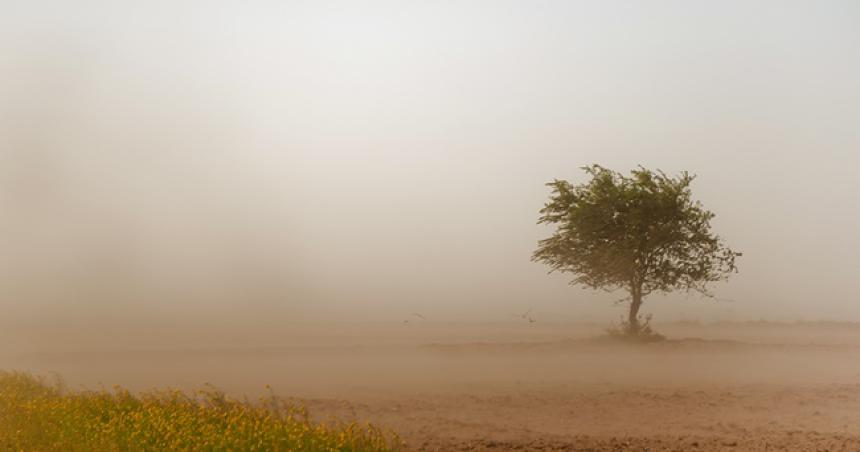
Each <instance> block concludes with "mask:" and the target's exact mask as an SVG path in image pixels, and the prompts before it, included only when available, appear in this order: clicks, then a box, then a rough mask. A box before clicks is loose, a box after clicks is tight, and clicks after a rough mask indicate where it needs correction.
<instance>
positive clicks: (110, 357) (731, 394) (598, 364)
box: [3, 320, 860, 451]
mask: <svg viewBox="0 0 860 452" xmlns="http://www.w3.org/2000/svg"><path fill="white" fill-rule="evenodd" d="M658 329H659V330H660V331H661V332H663V333H665V334H666V335H667V336H669V337H670V340H669V341H667V342H663V343H657V344H649V345H637V346H631V345H622V344H611V343H605V342H600V341H595V340H593V339H591V338H593V337H594V336H595V335H597V334H599V333H600V330H601V329H600V327H599V326H596V325H565V324H544V323H535V324H525V323H524V324H515V323H512V324H483V325H466V324H436V323H433V322H423V321H420V320H417V321H415V322H410V323H408V324H340V325H292V326H290V325H288V326H285V327H284V328H283V329H281V330H278V331H261V332H260V333H259V335H258V336H256V337H254V338H246V339H245V340H244V341H243V342H242V346H241V347H239V346H234V345H231V344H235V343H236V341H235V340H234V339H235V338H231V337H230V335H229V332H228V331H224V332H223V334H219V335H213V336H212V337H211V338H209V339H207V338H206V337H203V336H201V337H197V338H184V339H183V340H184V342H181V341H179V339H177V338H179V337H180V333H178V332H177V331H171V330H165V331H161V332H160V334H159V338H160V339H159V340H154V341H151V342H148V343H147V345H148V347H143V346H141V344H142V343H143V342H141V343H139V344H134V343H133V342H134V341H132V340H125V341H124V340H123V339H121V338H120V339H118V340H117V341H116V342H115V343H114V344H113V346H112V347H108V346H101V347H96V346H95V345H94V344H87V343H77V344H76V343H70V342H65V343H63V342H59V341H54V342H53V345H51V344H49V343H48V342H42V343H40V344H38V345H37V346H33V347H32V350H30V351H28V352H26V353H12V352H10V351H7V352H6V357H5V358H4V360H5V361H6V362H5V363H4V366H3V367H5V368H18V369H29V370H32V371H34V372H37V373H47V372H59V373H61V374H62V375H63V376H64V377H65V378H66V380H67V383H68V384H69V386H72V387H77V386H78V385H85V386H87V387H97V386H98V385H99V384H100V383H101V384H104V385H111V384H121V385H124V386H127V387H130V388H132V389H145V388H151V387H164V386H172V387H179V388H183V389H188V388H194V387H199V386H200V385H201V384H203V383H205V382H210V383H212V384H214V385H216V386H218V387H220V388H222V389H224V390H226V391H227V392H229V393H230V394H233V395H235V396H248V397H249V398H253V397H256V396H258V395H260V394H261V393H262V392H263V391H264V386H265V385H266V384H271V385H272V387H273V388H274V390H275V391H276V392H277V393H278V394H279V395H281V396H284V397H295V398H297V399H301V400H303V401H304V402H305V403H306V404H307V405H308V406H309V408H310V410H311V412H312V413H314V414H315V415H316V416H319V417H326V416H329V415H335V416H338V417H340V418H346V419H350V418H356V419H361V420H369V421H372V422H374V423H378V424H380V425H383V426H385V427H390V428H392V429H394V430H396V431H398V432H399V433H400V434H401V436H402V437H403V438H404V439H405V440H406V441H407V443H408V444H409V445H410V446H411V447H412V448H414V449H417V450H429V451H435V450H438V451H449V450H583V451H587V450H592V451H615V450H619V451H622V450H624V451H626V450H631V451H632V450H641V451H645V450H648V451H664V450H665V451H675V450H677V451H687V450H704V451H712V450H798V451H800V450H803V451H819V450H822V451H823V450H828V451H835V450H846V451H856V450H860V325H854V324H835V323H834V324H770V323H734V324H708V325H698V324H694V323H677V324H664V325H658ZM216 338H217V339H216ZM170 343H174V344H175V343H184V344H187V346H185V347H182V348H175V347H170V346H168V345H167V344H170Z"/></svg>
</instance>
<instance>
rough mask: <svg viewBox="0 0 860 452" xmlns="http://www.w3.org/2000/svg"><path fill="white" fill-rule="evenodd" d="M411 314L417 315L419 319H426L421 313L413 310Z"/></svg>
mask: <svg viewBox="0 0 860 452" xmlns="http://www.w3.org/2000/svg"><path fill="white" fill-rule="evenodd" d="M412 315H414V316H415V317H418V318H419V319H421V320H427V317H424V316H423V315H421V314H419V313H417V312H413V313H412Z"/></svg>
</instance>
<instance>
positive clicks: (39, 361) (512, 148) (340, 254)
mask: <svg viewBox="0 0 860 452" xmlns="http://www.w3.org/2000/svg"><path fill="white" fill-rule="evenodd" d="M8 3H10V4H4V14H3V17H0V29H2V30H3V31H2V36H3V39H2V40H0V249H2V250H3V251H2V253H0V308H2V309H0V311H2V315H0V367H2V368H7V369H24V370H31V371H33V372H36V373H40V374H49V373H51V372H58V373H60V374H61V375H63V376H64V378H65V379H66V380H67V382H68V384H69V385H70V386H72V387H79V386H81V385H83V386H85V387H90V388H92V387H97V386H98V385H100V384H104V385H106V386H110V385H113V384H121V385H125V386H127V387H129V388H132V389H134V390H143V389H148V388H152V387H164V386H172V387H180V388H185V389H190V388H195V387H199V386H200V385H201V384H203V383H204V382H211V383H213V384H215V385H216V386H218V387H221V388H223V389H225V390H226V391H228V393H230V394H233V395H236V396H242V395H247V396H249V397H255V396H257V395H259V394H260V393H261V392H262V391H263V388H264V386H265V385H266V384H270V385H272V386H273V387H274V388H275V389H276V390H277V391H278V392H279V393H281V394H282V395H285V396H290V397H298V398H302V399H304V400H306V402H307V403H308V404H309V406H310V407H311V408H312V410H313V411H315V412H317V413H320V415H326V414H335V415H338V416H343V417H355V418H357V419H369V420H373V421H376V422H379V423H381V424H383V425H387V426H391V427H393V428H396V429H397V430H398V431H400V432H402V434H403V435H404V437H405V438H407V439H408V440H409V441H410V444H413V445H415V446H416V447H417V448H423V449H425V450H446V449H450V448H452V447H461V446H462V447H473V448H474V449H477V450H481V448H493V447H496V448H516V447H520V448H529V447H531V448H539V447H544V448H549V449H553V448H555V449H559V450H571V448H575V447H582V448H588V447H592V448H595V449H597V450H601V449H600V448H603V447H605V448H607V449H609V450H612V449H611V448H612V447H616V446H618V447H621V446H619V444H621V443H617V444H616V443H615V442H613V441H616V440H617V441H621V442H623V441H627V440H625V439H623V437H625V436H626V437H635V438H638V439H636V441H639V442H638V443H635V444H638V445H639V446H642V447H651V448H652V449H655V450H660V449H659V448H660V447H663V448H667V449H671V448H672V447H674V448H676V449H677V448H681V449H685V448H686V449H689V448H692V447H700V448H702V449H705V450H708V448H710V449H711V450H720V449H721V448H724V447H741V448H745V449H747V450H749V449H764V448H766V447H772V448H783V449H786V448H790V447H795V446H796V447H798V448H801V449H802V448H804V447H819V448H830V449H834V450H836V449H837V448H838V447H847V448H850V447H851V446H852V445H857V444H858V441H860V439H858V438H860V431H858V430H857V426H858V425H860V422H858V421H860V419H857V415H856V413H858V412H860V410H858V408H860V407H858V400H860V399H858V392H857V391H858V386H857V385H858V381H860V366H858V364H856V363H860V360H858V359H857V358H858V352H860V327H858V326H857V324H856V323H852V322H860V305H858V303H857V295H856V294H857V293H860V280H858V278H856V277H855V275H856V274H857V272H858V271H860V266H858V263H857V259H856V256H857V254H858V253H860V240H857V239H856V238H855V234H856V231H857V230H858V229H860V207H859V206H860V204H858V203H857V202H856V200H857V199H860V188H858V185H857V184H856V182H855V180H856V177H855V174H854V171H855V168H856V167H857V163H858V162H860V160H858V157H857V153H856V149H857V148H858V145H860V134H858V129H857V127H856V118H857V117H858V116H860V63H858V62H860V54H858V52H860V50H858V49H860V46H857V45H856V44H857V42H858V40H860V31H858V30H860V28H858V27H856V23H857V22H858V20H857V19H860V9H858V7H857V5H856V4H854V3H852V2H847V1H846V2H840V1H824V2H815V3H801V2H789V3H790V4H789V3H785V2H769V1H765V2H759V3H756V5H749V4H747V3H745V2H720V3H713V4H708V5H705V4H697V5H693V4H691V3H689V2H674V1H672V2H665V3H661V6H655V5H645V4H636V5H632V4H626V3H623V2H608V3H607V2H578V3H570V2H560V1H559V2H556V1H547V2H539V4H538V3H535V4H528V5H527V4H525V3H518V2H508V1H497V2H486V1H466V2H438V3H433V4H427V3H420V2H389V1H374V2H369V3H367V4H365V5H363V6H361V7H359V6H357V5H355V4H353V3H352V2H339V1H336V2H331V3H327V4H325V5H323V4H321V3H318V2H302V1H296V2H255V3H254V4H247V3H238V2H218V1H216V2H205V3H204V2H193V1H179V2H160V1H155V2H147V3H146V4H132V3H131V2H107V1H99V0H92V1H84V2H75V3H74V4H72V3H62V2H52V1H41V0H37V1H30V2H8ZM11 3H14V4H11ZM590 163H599V164H602V165H605V166H607V167H610V168H613V169H617V170H622V171H626V170H628V169H631V168H635V167H636V165H639V164H641V165H644V166H646V167H649V168H660V169H663V170H665V171H666V172H667V173H670V174H672V173H675V172H678V171H682V170H687V171H690V172H692V173H695V174H697V175H698V178H697V179H696V181H695V183H694V185H693V193H694V194H695V195H696V197H697V198H699V199H701V200H702V202H703V203H704V205H705V206H706V207H707V208H709V209H711V210H713V211H714V212H715V213H716V214H717V217H716V219H715V220H714V228H715V230H716V232H718V233H719V234H720V235H721V236H722V237H723V238H724V239H725V240H726V242H727V243H728V244H730V245H731V246H732V247H733V248H736V249H737V250H739V251H742V252H743V253H744V256H743V259H742V260H739V267H740V273H739V274H738V275H737V276H736V277H734V278H733V279H732V280H731V281H730V282H729V283H728V284H721V285H718V286H715V287H714V291H715V293H716V295H717V297H716V298H713V299H711V298H707V299H704V298H699V297H695V296H690V295H687V294H674V295H669V296H661V297H656V296H655V297H651V298H649V299H648V300H646V303H645V305H644V307H643V310H644V311H645V312H647V313H653V314H654V315H655V325H656V327H657V329H658V330H659V331H660V332H661V333H663V334H665V335H666V336H668V337H669V341H667V342H663V343H659V344H649V345H647V346H643V347H629V346H624V345H618V344H607V343H602V342H600V341H596V340H595V339H594V338H595V337H599V336H600V335H601V334H602V333H603V332H604V329H605V328H606V327H607V326H608V325H610V324H611V323H612V322H613V321H616V320H617V319H618V318H619V317H620V316H621V315H622V314H623V306H618V305H616V304H613V301H614V300H616V299H617V298H620V296H618V294H607V293H600V292H590V291H584V290H581V289H578V288H573V287H570V286H569V285H568V284H567V281H566V280H565V278H564V277H563V276H561V275H550V276H547V274H546V269H545V268H542V267H540V266H539V265H536V264H534V263H531V262H530V261H529V257H530V254H531V252H532V251H533V249H534V247H535V244H536V241H537V240H538V239H539V238H542V237H543V236H545V235H546V233H547V231H546V230H545V229H544V228H542V227H540V226H537V225H536V224H535V221H536V220H537V211H538V209H539V208H540V207H541V205H542V203H543V202H544V201H545V200H546V197H547V195H548V193H547V191H546V188H545V187H544V186H543V184H544V183H545V182H547V181H549V180H552V179H553V178H564V179H571V180H578V179H577V178H579V177H581V173H580V172H579V170H578V168H579V167H581V166H583V165H586V164H590ZM526 310H530V311H529V312H531V313H532V314H531V315H532V316H533V317H534V320H535V321H534V322H525V321H523V319H522V318H518V317H517V316H518V315H520V314H521V313H522V312H526ZM416 313H418V314H420V316H416V315H415V314H416ZM776 412H778V413H779V414H775V413H776ZM792 435H794V436H792ZM619 438H621V439H619ZM631 441H632V440H631ZM694 443H695V446H694ZM768 445H770V446H768ZM623 447H628V446H623ZM631 447H633V446H631ZM565 448H567V449H565ZM634 450H635V449H634ZM846 450H847V449H846Z"/></svg>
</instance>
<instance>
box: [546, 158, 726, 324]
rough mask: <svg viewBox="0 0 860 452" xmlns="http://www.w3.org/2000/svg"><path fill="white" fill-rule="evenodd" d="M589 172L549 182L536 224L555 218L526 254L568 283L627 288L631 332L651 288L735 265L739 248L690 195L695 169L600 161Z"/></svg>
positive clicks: (701, 282)
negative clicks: (627, 167) (617, 167)
mask: <svg viewBox="0 0 860 452" xmlns="http://www.w3.org/2000/svg"><path fill="white" fill-rule="evenodd" d="M583 170H585V172H586V173H587V174H588V175H589V176H590V177H591V180H590V181H588V182H586V183H583V184H579V185H574V184H571V183H570V182H568V181H565V180H558V179H556V180H554V181H552V182H550V183H548V184H547V186H549V187H550V188H551V189H552V193H551V195H550V201H549V202H548V203H546V204H545V205H544V207H543V209H541V210H540V214H541V216H540V219H539V221H538V223H539V224H552V225H555V226H556V230H555V232H554V233H553V234H552V236H550V237H548V238H546V239H543V240H540V241H539V242H538V249H537V250H536V251H535V252H534V255H533V256H532V260H534V261H536V262H541V263H544V264H546V265H548V266H549V267H550V269H551V270H550V272H553V271H559V272H563V273H569V274H571V275H572V276H573V279H572V280H571V284H576V285H581V286H584V287H588V288H592V289H603V290H617V289H624V290H626V291H628V292H629V294H630V299H631V305H630V316H629V319H628V322H629V328H630V331H631V332H637V331H638V325H639V322H638V311H639V307H640V306H641V304H642V300H643V298H644V297H645V296H647V295H649V294H652V293H655V292H662V293H667V292H672V291H675V290H687V291H689V290H694V291H697V292H701V293H703V294H706V295H708V294H709V292H708V291H707V285H708V283H711V282H715V281H720V280H725V279H727V278H728V277H729V275H730V274H732V273H734V272H736V271H737V267H736V266H735V258H736V257H737V256H740V253H737V252H735V251H733V250H732V249H730V248H729V247H727V246H726V245H725V244H724V243H723V241H722V239H721V238H720V237H719V236H718V235H715V234H713V233H712V232H711V225H710V220H711V219H712V218H714V214H713V213H712V212H710V211H708V210H705V209H704V207H703V206H702V204H701V203H700V202H698V201H695V200H693V198H692V193H691V191H690V183H691V182H692V181H693V179H694V178H695V176H692V175H690V174H688V173H687V172H682V173H681V174H680V175H679V176H678V177H674V178H673V177H669V176H667V175H666V174H664V173H663V172H662V171H659V170H658V171H651V170H648V169H645V168H642V167H639V168H638V169H635V170H633V171H631V172H630V175H629V176H625V175H623V174H621V173H618V172H615V171H612V170H610V169H607V168H604V167H602V166H599V165H591V166H587V167H583Z"/></svg>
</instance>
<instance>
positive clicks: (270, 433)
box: [0, 372, 402, 451]
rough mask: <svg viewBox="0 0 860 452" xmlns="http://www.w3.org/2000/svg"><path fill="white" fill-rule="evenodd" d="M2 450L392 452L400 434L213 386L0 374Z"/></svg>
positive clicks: (0, 440)
mask: <svg viewBox="0 0 860 452" xmlns="http://www.w3.org/2000/svg"><path fill="white" fill-rule="evenodd" d="M0 448H2V449H3V450H27V451H31V450H39V451H144V450H146V451H161V450H171V451H173V450H188V451H263V450H265V451H391V450H399V449H401V448H402V443H401V441H400V440H399V439H398V437H397V436H396V435H395V434H394V433H389V432H385V431H382V430H381V429H379V428H376V427H374V426H372V425H370V424H358V423H343V422H334V421H332V422H328V423H318V422H314V421H312V420H311V419H310V418H309V417H308V413H307V412H306V411H305V410H304V409H303V408H301V407H297V406H294V405H290V404H288V403H286V402H284V401H283V400H280V399H278V398H276V397H275V396H271V397H269V398H264V399H261V400H260V401H259V402H258V403H250V402H247V401H236V400H231V399H228V398H227V397H226V396H225V395H224V394H223V393H221V392H219V391H217V390H215V389H212V388H208V389H206V390H202V391H198V392H196V393H194V394H190V395H189V394H187V393H184V392H181V391H158V392H149V393H144V394H140V395H135V394H132V393H130V392H129V391H127V390H125V389H122V388H115V389H114V390H113V391H106V390H101V391H67V390H65V389H64V388H63V385H62V384H61V382H59V381H58V382H55V383H51V384H49V383H47V382H46V381H45V380H44V379H41V378H36V377H34V376H32V375H30V374H27V373H15V372H0Z"/></svg>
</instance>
